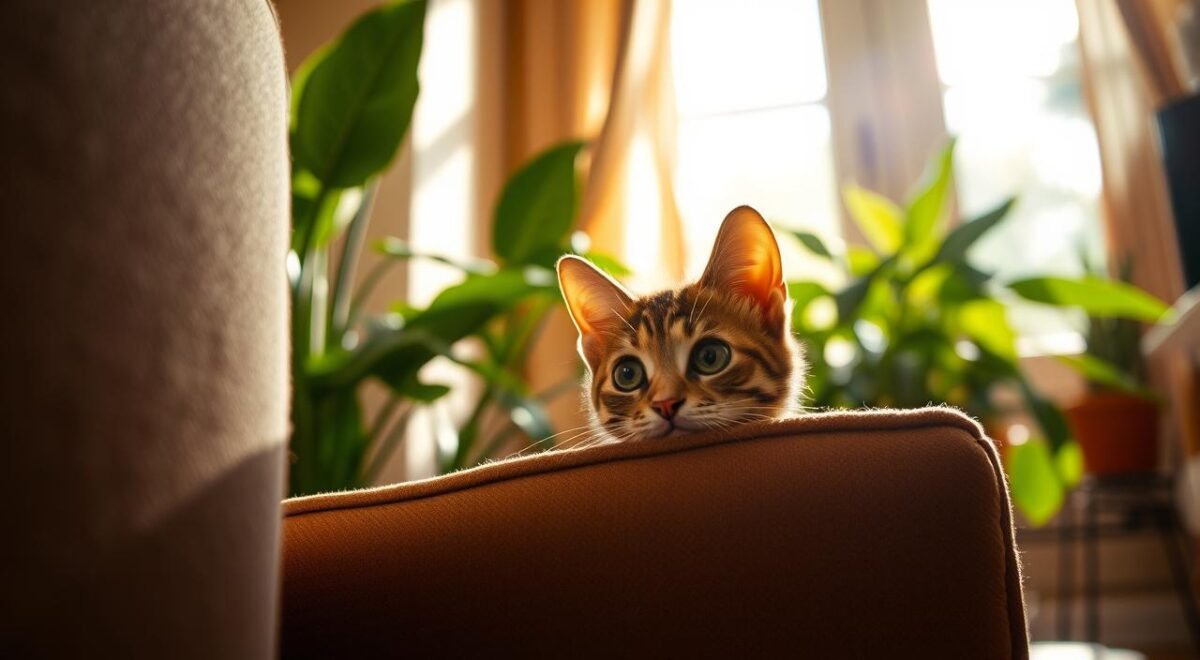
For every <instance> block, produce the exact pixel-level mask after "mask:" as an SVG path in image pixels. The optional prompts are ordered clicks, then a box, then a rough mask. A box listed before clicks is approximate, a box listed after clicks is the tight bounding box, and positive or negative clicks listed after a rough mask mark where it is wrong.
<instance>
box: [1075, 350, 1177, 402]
mask: <svg viewBox="0 0 1200 660" xmlns="http://www.w3.org/2000/svg"><path fill="white" fill-rule="evenodd" d="M1058 359H1059V360H1061V361H1062V362H1063V363H1065V364H1067V365H1070V367H1071V368H1072V369H1074V370H1075V371H1077V372H1079V374H1080V375H1081V376H1083V377H1084V378H1086V379H1088V381H1089V382H1091V383H1094V384H1096V385H1100V386H1101V387H1107V388H1109V389H1114V390H1117V391H1120V392H1125V393H1127V394H1133V395H1135V396H1141V397H1145V398H1147V399H1153V398H1155V395H1154V393H1153V392H1151V391H1150V390H1148V389H1146V388H1144V387H1142V386H1141V385H1138V383H1137V381H1136V380H1135V379H1134V378H1133V377H1132V376H1130V375H1129V374H1127V373H1124V372H1123V371H1121V369H1120V368H1118V367H1117V366H1116V365H1115V364H1113V363H1111V362H1109V361H1107V360H1104V359H1102V358H1098V357H1096V356H1094V355H1086V354H1085V355H1060V356H1058Z"/></svg>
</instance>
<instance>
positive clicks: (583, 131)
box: [480, 0, 684, 439]
mask: <svg viewBox="0 0 1200 660" xmlns="http://www.w3.org/2000/svg"><path fill="white" fill-rule="evenodd" d="M482 8H483V12H484V13H483V15H482V16H481V26H482V32H481V35H480V38H481V44H482V45H481V55H482V58H483V61H482V62H481V74H482V76H481V81H482V85H483V88H482V89H481V90H480V102H481V104H482V106H483V107H484V108H485V112H484V113H482V114H484V115H487V116H491V117H493V118H494V119H493V120H492V121H494V122H495V124H494V125H493V126H492V127H491V129H492V130H488V129H485V130H484V131H482V133H483V134H482V135H481V138H482V139H483V144H482V145H481V157H480V166H481V168H483V170H484V171H481V172H480V183H481V194H480V198H481V199H482V200H492V199H494V198H495V195H496V193H497V192H498V189H499V186H500V185H502V183H503V181H504V180H505V179H507V177H508V176H509V175H510V174H511V173H512V172H513V171H514V170H515V169H516V168H517V167H519V166H520V165H521V164H522V163H524V162H525V161H527V160H528V159H529V158H530V157H532V156H533V155H534V154H536V153H537V152H538V151H540V150H542V149H544V148H546V147H548V146H550V145H551V144H554V143H556V142H559V141H561V140H567V139H585V140H589V141H590V142H591V149H590V150H589V156H590V163H589V164H588V165H587V168H586V183H585V188H584V198H583V200H582V202H581V206H580V220H579V227H580V228H581V229H582V230H584V231H585V232H587V234H588V235H589V236H590V237H591V239H592V249H594V250H596V251H599V252H603V253H605V254H607V255H610V256H613V257H616V258H617V259H619V260H621V261H623V262H625V263H626V264H627V265H628V266H630V267H631V268H632V269H633V270H634V272H635V273H637V274H638V277H637V278H636V279H635V280H634V284H635V285H636V286H637V287H638V288H641V287H643V286H666V285H669V284H673V283H675V282H677V281H678V279H679V278H680V277H681V276H682V271H683V263H684V258H683V240H682V236H681V230H680V221H679V215H678V211H677V209H676V205H675V198H674V194H673V191H672V187H671V181H672V170H673V158H674V121H675V110H674V96H673V83H672V80H671V69H670V49H669V39H668V36H669V27H670V2H669V1H667V0H619V1H612V2H599V1H595V2H577V1H576V0H510V1H509V2H503V3H499V2H484V3H482ZM481 217H487V214H486V213H483V214H481ZM647 246H649V247H650V249H649V250H647ZM575 338H576V335H575V328H574V326H572V324H571V322H570V319H569V318H568V317H567V316H566V313H565V312H563V311H561V310H560V311H556V312H555V313H554V314H553V315H552V317H551V318H550V319H549V320H548V322H547V325H546V327H545V328H544V330H543V332H542V335H541V336H540V338H539V339H538V350H536V351H534V352H533V355H532V356H531V357H530V363H529V365H528V367H527V369H528V376H529V380H530V383H531V385H532V389H533V391H541V390H544V389H546V388H549V387H554V386H555V385H558V384H562V383H569V382H571V381H572V379H573V378H576V377H577V376H578V369H579V365H580V360H579V358H578V356H577V355H576V353H575ZM567 389H568V390H570V389H573V388H572V387H568V388H567ZM549 413H550V416H551V419H552V420H553V421H554V423H555V425H556V427H557V428H558V429H560V430H566V429H570V428H574V427H581V426H583V425H584V424H586V417H585V416H584V415H583V411H582V408H581V405H580V401H579V398H578V397H577V396H574V395H573V393H572V394H571V395H565V396H561V397H558V398H557V399H556V400H554V401H553V402H552V403H551V404H550V406H549ZM570 437H571V434H570V433H566V434H564V435H563V436H562V438H564V439H566V438H570Z"/></svg>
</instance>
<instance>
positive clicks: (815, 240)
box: [779, 227, 833, 259]
mask: <svg viewBox="0 0 1200 660" xmlns="http://www.w3.org/2000/svg"><path fill="white" fill-rule="evenodd" d="M779 230H780V231H782V232H784V233H787V234H791V235H792V236H793V237H795V239H796V240H797V241H800V244H801V245H803V246H804V247H806V248H808V251H809V252H812V253H813V254H815V255H817V256H818V257H824V258H826V259H833V253H832V252H830V251H829V248H827V247H825V241H822V240H821V237H820V236H817V235H816V234H814V233H812V232H810V231H801V230H799V229H787V228H783V227H780V228H779Z"/></svg>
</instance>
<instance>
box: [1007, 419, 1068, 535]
mask: <svg viewBox="0 0 1200 660" xmlns="http://www.w3.org/2000/svg"><path fill="white" fill-rule="evenodd" d="M1006 465H1007V466H1008V475H1009V479H1010V485H1011V489H1012V496H1013V503H1014V504H1016V505H1017V508H1019V509H1020V510H1021V512H1022V513H1024V514H1025V517H1026V518H1028V519H1029V522H1030V523H1032V524H1033V525H1034V526H1035V527H1041V526H1042V525H1045V524H1046V523H1047V522H1049V521H1050V519H1051V518H1053V517H1054V514H1056V513H1058V510H1059V509H1060V508H1062V503H1063V496H1064V491H1063V484H1062V481H1061V480H1060V479H1059V476H1058V469H1057V468H1056V466H1055V464H1054V458H1053V455H1052V454H1051V452H1050V448H1049V446H1048V445H1047V444H1046V443H1045V442H1043V441H1041V440H1036V439H1031V440H1029V441H1028V442H1025V443H1023V444H1019V445H1011V446H1009V448H1008V462H1007V464H1006Z"/></svg>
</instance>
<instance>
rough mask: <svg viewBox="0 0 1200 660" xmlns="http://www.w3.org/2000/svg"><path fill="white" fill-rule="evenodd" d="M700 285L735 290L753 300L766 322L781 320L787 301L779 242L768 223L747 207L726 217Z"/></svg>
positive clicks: (735, 210) (739, 208)
mask: <svg viewBox="0 0 1200 660" xmlns="http://www.w3.org/2000/svg"><path fill="white" fill-rule="evenodd" d="M700 285H701V286H704V287H710V288H714V289H721V290H731V291H736V292H737V293H740V294H742V295H744V296H746V297H748V298H750V299H751V300H752V301H754V302H755V303H756V304H757V305H758V306H759V307H760V308H761V309H762V310H763V312H764V314H765V315H766V318H767V320H768V321H772V322H774V321H776V320H782V318H783V316H784V303H785V302H786V301H787V285H786V284H784V282H783V262H782V260H781V259H780V258H779V244H778V243H776V242H775V234H774V233H773V232H772V231H771V227H770V225H768V224H767V221H766V220H763V217H762V216H761V215H759V214H758V211H755V210H754V209H752V208H750V207H749V206H739V207H737V208H736V209H734V210H732V211H730V212H729V215H727V216H725V221H724V222H722V223H721V230H720V231H718V232H717V240H716V243H714V244H713V250H712V255H711V256H709V258H708V265H707V266H706V267H705V268H704V275H702V276H701V277H700Z"/></svg>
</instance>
